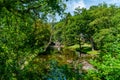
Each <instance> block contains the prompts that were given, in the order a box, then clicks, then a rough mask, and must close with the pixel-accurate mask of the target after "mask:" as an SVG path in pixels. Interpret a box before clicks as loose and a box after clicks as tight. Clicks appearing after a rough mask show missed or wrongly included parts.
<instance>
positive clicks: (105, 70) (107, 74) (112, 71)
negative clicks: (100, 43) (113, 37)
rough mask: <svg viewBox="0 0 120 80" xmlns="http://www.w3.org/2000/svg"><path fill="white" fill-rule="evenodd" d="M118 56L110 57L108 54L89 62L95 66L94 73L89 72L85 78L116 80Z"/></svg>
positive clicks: (119, 56)
mask: <svg viewBox="0 0 120 80" xmlns="http://www.w3.org/2000/svg"><path fill="white" fill-rule="evenodd" d="M119 58H120V55H117V57H112V56H111V55H110V54H107V55H104V56H102V57H101V58H99V59H96V60H91V63H92V64H93V65H94V66H95V68H96V70H95V71H89V72H88V74H87V75H86V76H85V78H86V79H90V80H117V79H119V76H120V72H119V70H120V68H119V66H120V60H119Z"/></svg>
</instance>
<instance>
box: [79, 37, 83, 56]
mask: <svg viewBox="0 0 120 80" xmlns="http://www.w3.org/2000/svg"><path fill="white" fill-rule="evenodd" d="M80 38H81V37H79V49H80V51H79V52H80V57H81V54H82V51H81V49H82V44H81V39H80Z"/></svg>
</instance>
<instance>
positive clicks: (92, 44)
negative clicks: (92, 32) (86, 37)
mask: <svg viewBox="0 0 120 80" xmlns="http://www.w3.org/2000/svg"><path fill="white" fill-rule="evenodd" d="M90 43H91V47H92V51H94V50H95V48H96V46H95V43H94V40H93V38H92V37H90Z"/></svg>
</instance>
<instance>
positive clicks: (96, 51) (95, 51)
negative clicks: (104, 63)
mask: <svg viewBox="0 0 120 80" xmlns="http://www.w3.org/2000/svg"><path fill="white" fill-rule="evenodd" d="M87 54H99V51H98V50H94V51H88V52H87Z"/></svg>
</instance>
